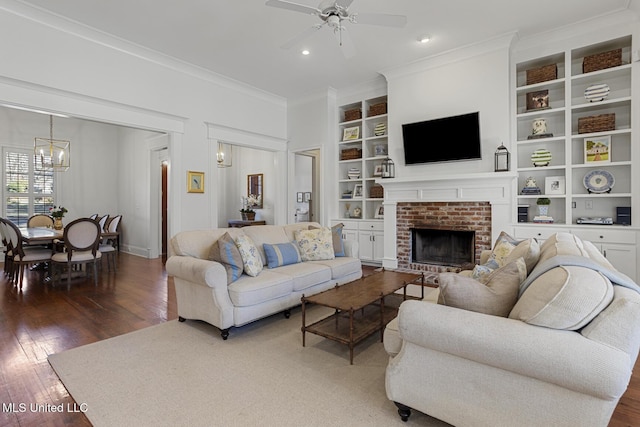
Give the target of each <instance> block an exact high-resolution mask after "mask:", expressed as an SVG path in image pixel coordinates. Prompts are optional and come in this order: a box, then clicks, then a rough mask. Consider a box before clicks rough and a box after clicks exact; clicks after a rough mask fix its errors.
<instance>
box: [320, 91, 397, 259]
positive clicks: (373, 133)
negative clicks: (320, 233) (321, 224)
mask: <svg viewBox="0 0 640 427" xmlns="http://www.w3.org/2000/svg"><path fill="white" fill-rule="evenodd" d="M386 102H387V97H386V96H378V97H374V98H370V99H365V100H362V101H358V102H353V103H349V104H345V105H342V106H340V107H339V108H338V114H339V117H338V132H337V146H338V150H337V151H338V218H336V219H334V220H332V224H333V225H335V224H337V223H340V222H342V223H343V224H345V227H344V228H343V238H345V239H350V240H355V241H357V242H358V243H359V250H360V258H361V259H362V261H365V262H371V263H381V262H382V257H383V253H384V231H383V220H382V217H381V215H380V213H381V212H380V211H381V207H382V201H383V195H382V193H381V192H380V190H381V188H380V187H379V185H378V184H376V183H375V179H376V178H380V173H381V165H382V162H383V161H384V160H385V159H386V158H387V153H388V136H387V135H388V132H387V126H388V123H387V114H386V113H382V114H375V115H373V114H371V111H370V110H371V106H373V105H379V104H386ZM353 111H360V112H361V116H360V117H359V118H355V119H353V118H352V117H345V115H346V114H347V112H353ZM354 152H356V153H359V154H357V155H356V157H355V158H353V153H354ZM347 153H348V155H347ZM374 187H376V188H375V189H374ZM376 190H378V191H376Z"/></svg>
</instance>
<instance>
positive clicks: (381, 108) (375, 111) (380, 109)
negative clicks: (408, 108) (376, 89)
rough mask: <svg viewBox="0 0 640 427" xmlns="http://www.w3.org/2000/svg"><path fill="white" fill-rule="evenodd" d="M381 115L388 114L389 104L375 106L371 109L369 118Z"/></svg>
mask: <svg viewBox="0 0 640 427" xmlns="http://www.w3.org/2000/svg"><path fill="white" fill-rule="evenodd" d="M380 114H387V103H386V102H380V103H378V104H373V105H371V106H370V107H369V113H368V117H373V116H379V115H380Z"/></svg>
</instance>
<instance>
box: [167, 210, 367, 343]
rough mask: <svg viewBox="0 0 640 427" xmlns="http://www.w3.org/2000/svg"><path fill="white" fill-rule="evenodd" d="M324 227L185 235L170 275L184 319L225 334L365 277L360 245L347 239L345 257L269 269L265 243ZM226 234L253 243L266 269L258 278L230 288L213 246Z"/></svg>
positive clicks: (173, 254)
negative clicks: (305, 297)
mask: <svg viewBox="0 0 640 427" xmlns="http://www.w3.org/2000/svg"><path fill="white" fill-rule="evenodd" d="M310 226H312V227H320V224H318V223H315V222H301V223H296V224H290V225H283V226H277V225H258V226H250V227H243V228H220V229H212V230H195V231H183V232H180V233H178V234H176V235H175V236H174V237H173V238H172V239H171V242H170V257H169V259H168V260H167V264H166V269H167V273H168V274H169V275H171V276H173V277H174V282H175V288H176V297H177V305H178V316H179V320H180V321H184V320H185V319H197V320H203V321H205V322H208V323H210V324H212V325H214V326H216V327H218V328H219V329H220V330H221V335H222V338H223V339H227V337H228V336H229V329H230V328H231V327H234V326H236V327H237V326H242V325H245V324H247V323H250V322H253V321H255V320H257V319H261V318H264V317H266V316H269V315H272V314H275V313H279V312H284V313H285V316H286V317H288V315H289V309H290V308H292V307H295V306H297V305H300V303H301V301H300V299H301V297H302V296H303V295H304V296H309V295H313V294H316V293H318V292H322V291H324V290H327V289H329V288H331V287H334V286H336V285H342V284H345V283H347V282H350V281H353V280H356V279H358V278H360V277H361V276H362V265H361V263H360V260H359V258H358V246H357V243H356V242H353V241H347V240H345V241H343V242H342V244H343V245H344V254H345V256H338V257H335V258H334V259H326V260H320V261H304V262H299V263H295V264H290V265H284V266H280V267H277V268H267V257H266V255H265V251H264V247H263V245H264V244H265V243H267V244H281V243H290V242H293V241H294V236H295V232H296V230H307V229H309V227H310ZM225 233H229V235H230V236H231V237H232V238H234V239H237V237H238V236H240V235H244V236H248V237H250V239H251V240H252V241H253V242H254V243H255V246H256V248H257V249H258V252H259V253H260V257H261V258H262V262H263V264H264V268H263V269H262V271H261V272H260V273H259V274H258V275H257V276H255V277H252V276H249V275H247V274H242V276H241V277H240V278H239V279H238V280H236V281H234V282H233V283H230V284H228V283H227V282H228V281H227V273H226V270H225V267H224V266H223V265H222V264H220V263H218V262H216V261H212V260H210V259H209V258H210V252H211V247H212V245H213V244H214V243H215V242H217V240H218V239H219V238H221V236H223V235H224V234H225Z"/></svg>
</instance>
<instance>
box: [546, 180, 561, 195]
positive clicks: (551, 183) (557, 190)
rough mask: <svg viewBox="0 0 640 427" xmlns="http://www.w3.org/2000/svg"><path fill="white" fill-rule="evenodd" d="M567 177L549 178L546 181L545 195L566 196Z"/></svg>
mask: <svg viewBox="0 0 640 427" xmlns="http://www.w3.org/2000/svg"><path fill="white" fill-rule="evenodd" d="M564 193H565V177H564V176H548V177H546V178H545V179H544V194H564Z"/></svg>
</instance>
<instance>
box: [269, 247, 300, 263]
mask: <svg viewBox="0 0 640 427" xmlns="http://www.w3.org/2000/svg"><path fill="white" fill-rule="evenodd" d="M262 246H263V247H264V253H265V255H266V256H267V266H268V267H269V268H276V267H280V266H283V265H288V264H296V263H299V262H300V261H301V259H300V251H298V247H297V246H296V245H295V244H294V243H277V244H275V245H270V244H269V243H265V244H264V245H262Z"/></svg>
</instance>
